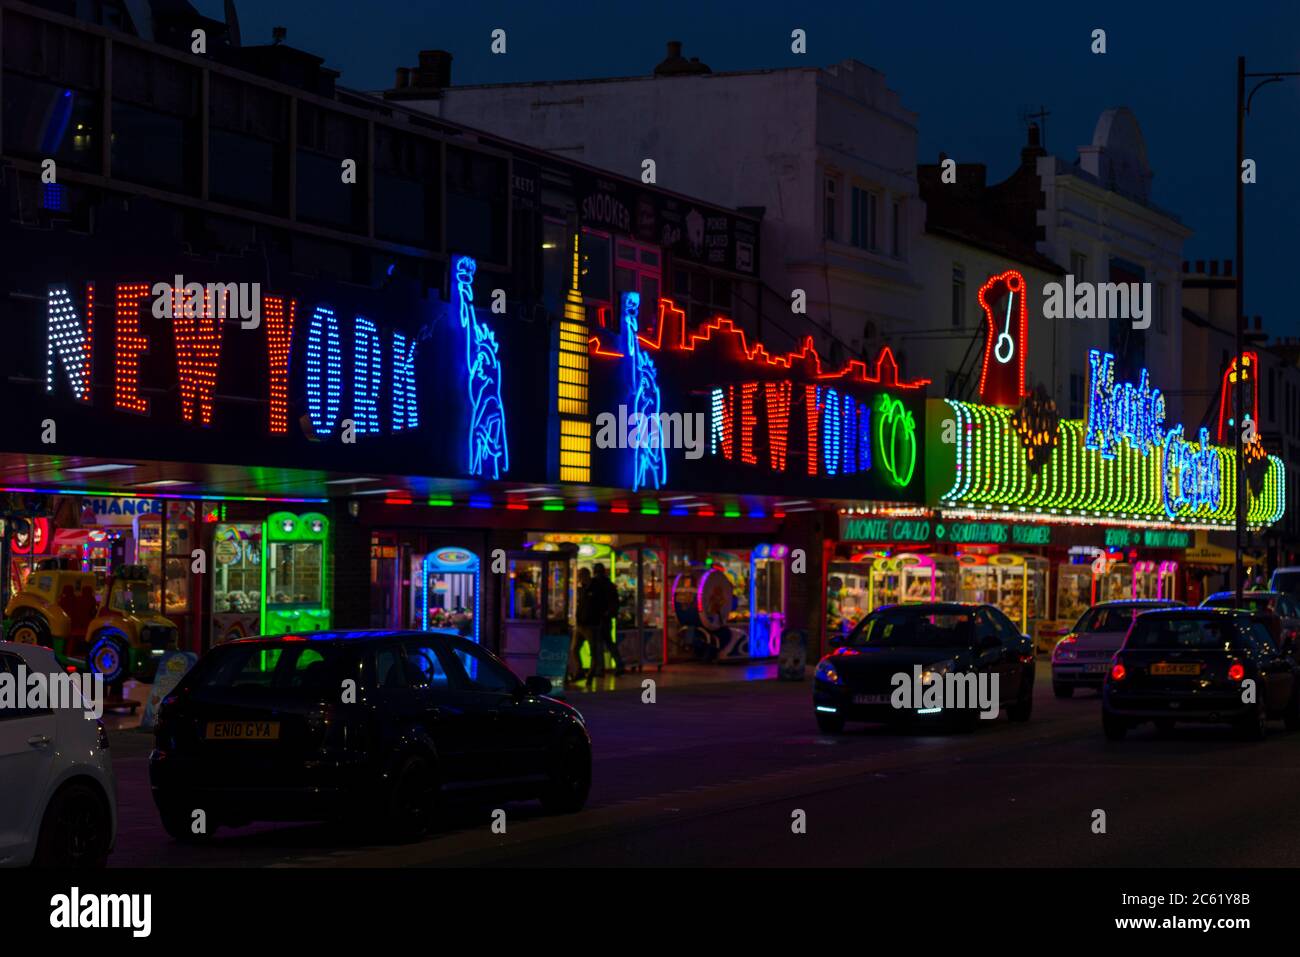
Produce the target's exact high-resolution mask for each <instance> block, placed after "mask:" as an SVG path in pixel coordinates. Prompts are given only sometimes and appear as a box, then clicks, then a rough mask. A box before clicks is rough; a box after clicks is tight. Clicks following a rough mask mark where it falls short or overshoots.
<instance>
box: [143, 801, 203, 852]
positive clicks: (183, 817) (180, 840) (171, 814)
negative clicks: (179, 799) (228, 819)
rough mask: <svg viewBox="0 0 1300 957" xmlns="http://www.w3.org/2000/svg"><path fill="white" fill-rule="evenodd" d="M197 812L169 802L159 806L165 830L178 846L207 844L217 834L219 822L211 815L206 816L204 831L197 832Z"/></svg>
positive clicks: (161, 803)
mask: <svg viewBox="0 0 1300 957" xmlns="http://www.w3.org/2000/svg"><path fill="white" fill-rule="evenodd" d="M195 810H196V809H195V808H192V807H181V806H180V805H178V804H172V803H171V802H168V801H163V802H160V803H159V804H158V817H159V819H161V821H162V826H163V830H164V831H166V832H167V836H168V837H170V838H171V839H172V840H173V841H175V842H176V843H177V844H206V843H208V842H209V841H211V840H212V835H213V834H215V833H216V830H217V820H216V818H215V816H214V815H212V814H211V813H207V814H205V818H206V820H205V821H204V822H203V823H204V829H203V830H202V831H200V832H197V833H196V832H195V830H194V811H195Z"/></svg>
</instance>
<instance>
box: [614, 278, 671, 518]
mask: <svg viewBox="0 0 1300 957" xmlns="http://www.w3.org/2000/svg"><path fill="white" fill-rule="evenodd" d="M640 309H641V294H640V293H636V292H625V293H623V328H625V329H626V330H627V357H628V358H629V359H630V360H631V361H632V408H631V410H630V412H629V415H628V421H635V422H636V423H637V426H636V432H635V436H636V441H635V442H629V443H628V444H630V445H631V446H632V456H633V474H632V491H634V492H637V491H640V490H641V488H642V487H643V486H646V485H649V484H651V483H653V484H654V487H655V488H663V486H664V485H665V484H666V483H667V482H668V457H667V454H666V452H665V449H664V434H663V420H662V419H661V418H660V417H659V370H658V369H656V368H655V364H654V360H653V359H651V358H650V357H649V356H648V355H646V354H645V352H644V351H643V350H642V348H641V343H640V341H639V340H638V338H637V336H638V329H637V314H638V313H639V312H640ZM634 415H635V416H637V418H636V419H635V420H633V418H632V416H634Z"/></svg>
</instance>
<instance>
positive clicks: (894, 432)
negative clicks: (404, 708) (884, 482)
mask: <svg viewBox="0 0 1300 957" xmlns="http://www.w3.org/2000/svg"><path fill="white" fill-rule="evenodd" d="M876 413H877V419H876V422H877V425H876V444H877V446H878V448H879V449H880V462H881V464H882V465H883V466H884V468H885V474H886V475H888V476H889V480H890V481H891V482H893V483H894V484H895V485H907V484H908V483H909V482H911V481H912V473H913V472H914V471H916V458H917V454H918V453H917V441H916V419H915V418H914V417H913V416H912V413H911V412H909V411H907V409H905V408H903V403H902V402H900V401H899V400H898V399H896V398H894V397H893V396H891V395H882V396H880V398H878V399H877V400H876Z"/></svg>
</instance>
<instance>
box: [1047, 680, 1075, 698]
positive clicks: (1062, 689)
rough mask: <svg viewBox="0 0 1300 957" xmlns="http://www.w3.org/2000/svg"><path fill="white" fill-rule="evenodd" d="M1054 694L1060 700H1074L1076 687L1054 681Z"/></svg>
mask: <svg viewBox="0 0 1300 957" xmlns="http://www.w3.org/2000/svg"><path fill="white" fill-rule="evenodd" d="M1052 694H1054V695H1056V696H1057V697H1058V698H1073V697H1074V685H1066V684H1059V683H1057V682H1055V681H1053V682H1052Z"/></svg>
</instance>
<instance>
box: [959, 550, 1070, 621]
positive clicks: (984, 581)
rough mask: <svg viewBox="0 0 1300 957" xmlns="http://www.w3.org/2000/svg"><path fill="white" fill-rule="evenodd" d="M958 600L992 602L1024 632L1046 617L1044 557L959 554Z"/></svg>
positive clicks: (1045, 560)
mask: <svg viewBox="0 0 1300 957" xmlns="http://www.w3.org/2000/svg"><path fill="white" fill-rule="evenodd" d="M960 561H961V563H962V565H961V575H960V577H961V584H960V587H959V589H958V597H959V599H960V600H961V601H971V602H978V603H981V604H989V605H993V606H994V607H995V608H998V609H999V610H1000V611H1001V612H1002V613H1003V614H1004V615H1006V616H1007V617H1008V618H1010V619H1011V620H1012V622H1014V623H1015V625H1016V627H1017V628H1019V629H1020V630H1021V632H1022V633H1024V634H1026V635H1031V636H1032V635H1033V634H1034V633H1035V629H1036V628H1037V627H1038V623H1039V622H1040V621H1043V620H1045V619H1046V618H1047V568H1048V562H1047V559H1045V558H1043V557H1041V556H1039V555H1012V554H1005V553H998V554H994V555H978V554H967V555H962V556H961V559H960Z"/></svg>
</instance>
